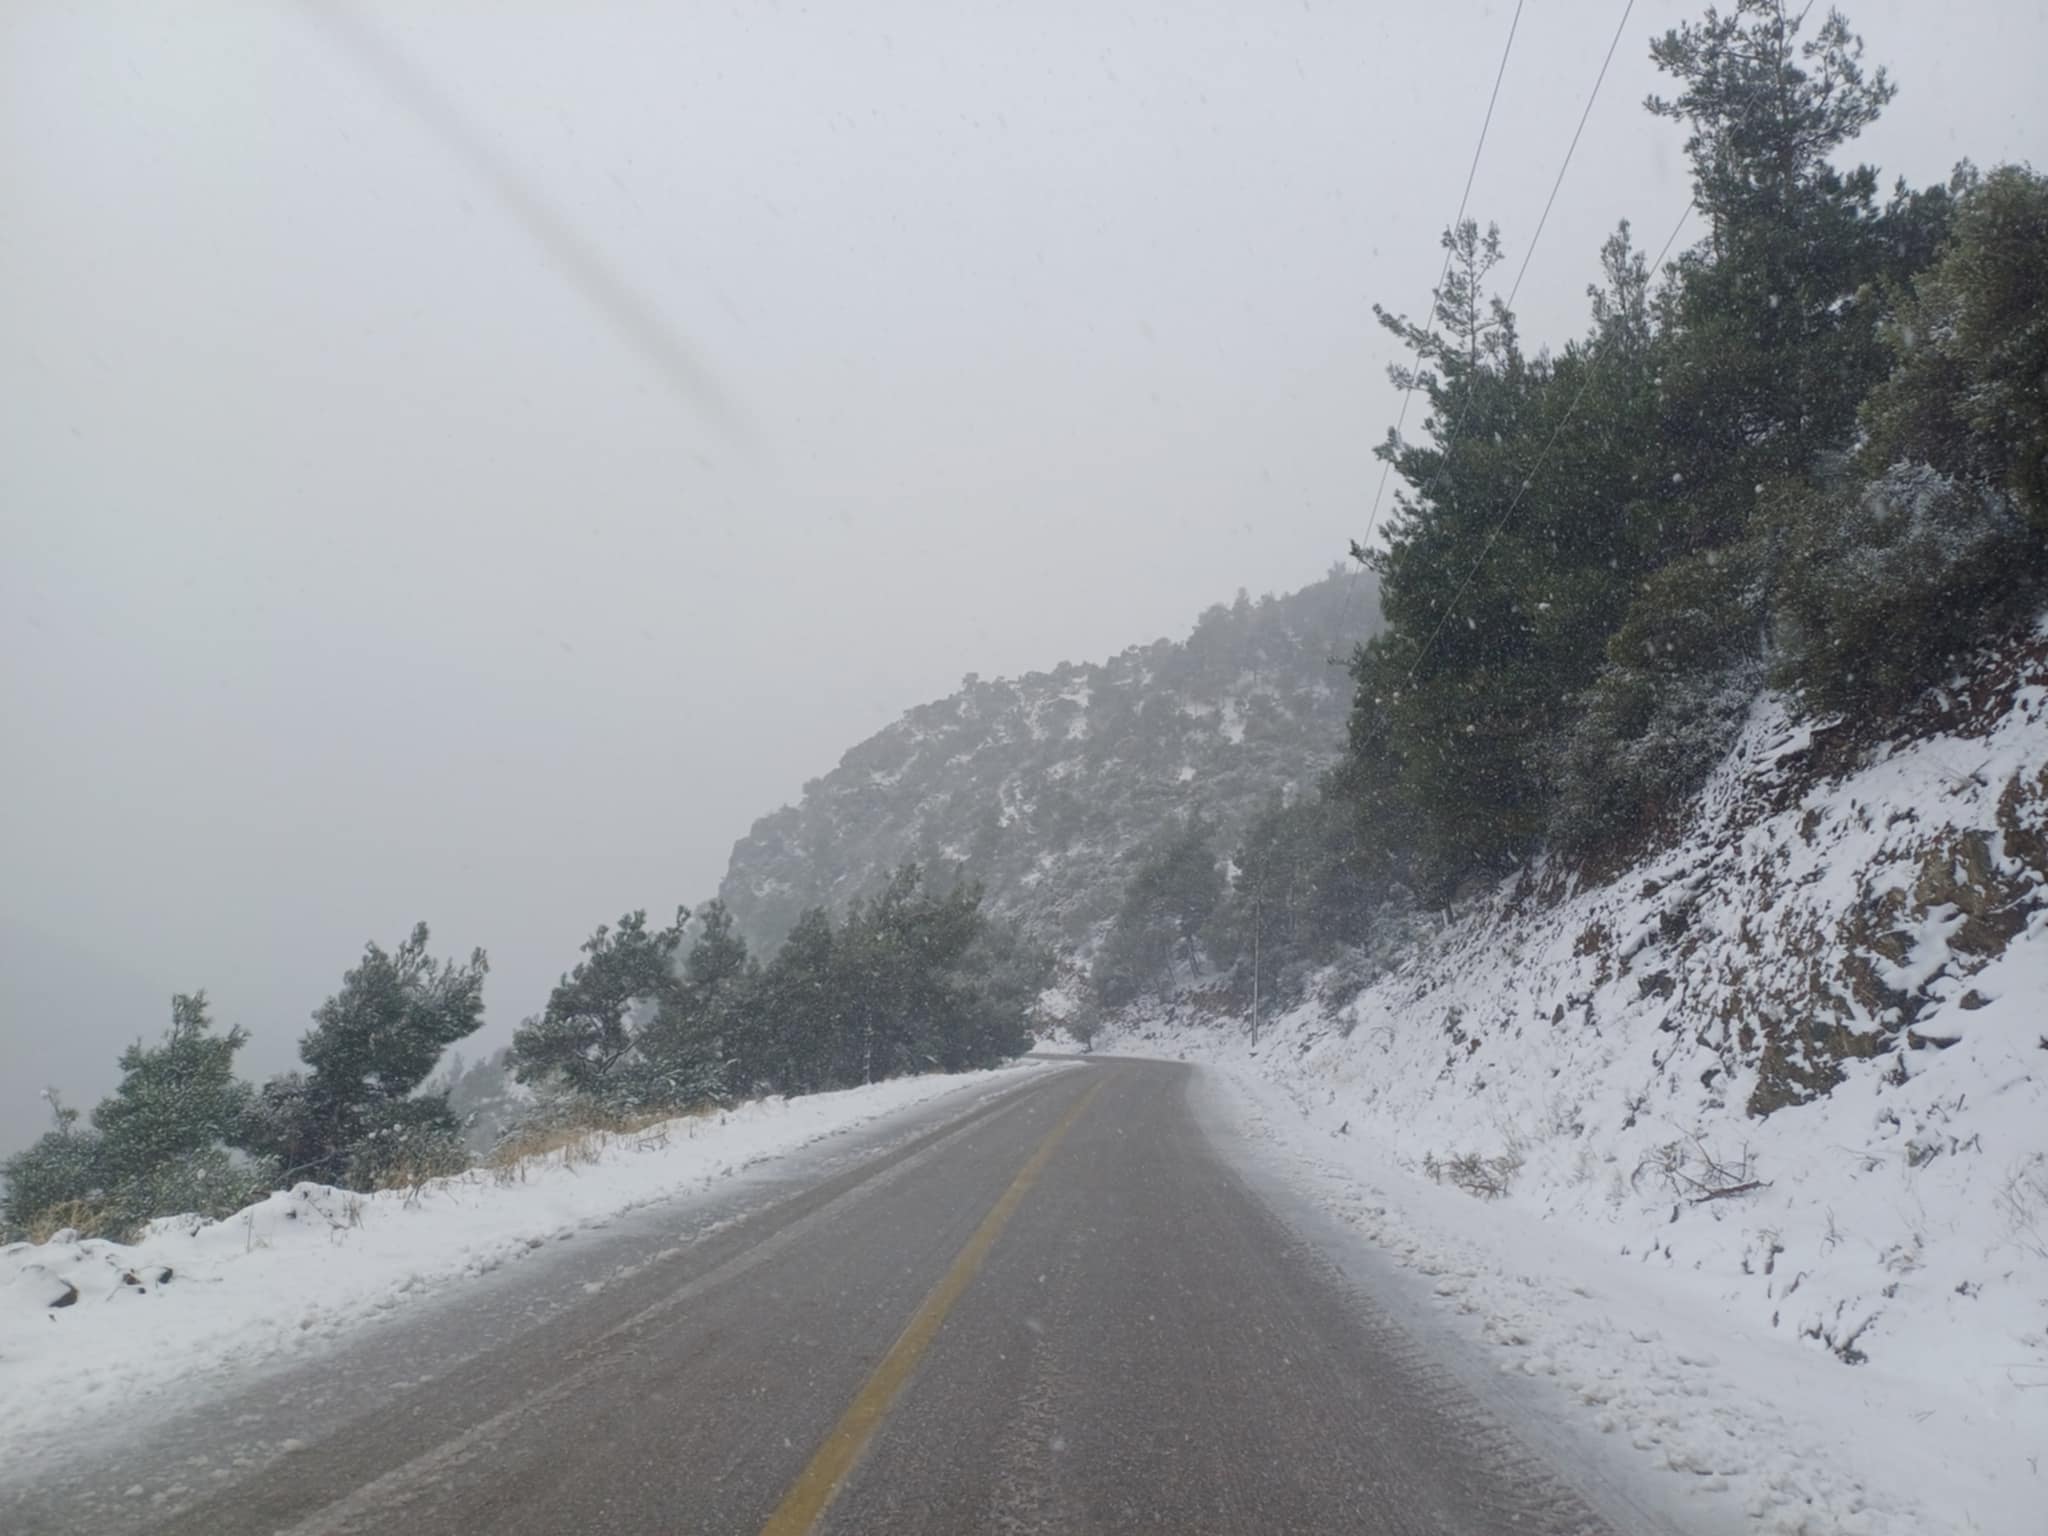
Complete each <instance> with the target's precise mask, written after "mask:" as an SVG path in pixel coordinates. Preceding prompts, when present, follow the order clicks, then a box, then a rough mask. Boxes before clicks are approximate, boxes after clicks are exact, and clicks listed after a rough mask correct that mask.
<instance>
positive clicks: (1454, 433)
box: [1381, 0, 1690, 676]
mask: <svg viewBox="0 0 2048 1536" xmlns="http://www.w3.org/2000/svg"><path fill="white" fill-rule="evenodd" d="M1635 8H1636V0H1627V4H1625V5H1623V6H1622V8H1621V20H1620V21H1618V22H1616V23H1615V25H1614V36H1613V37H1612V38H1610V39H1608V43H1607V54H1606V57H1604V58H1603V59H1601V61H1600V73H1599V74H1597V75H1595V76H1594V77H1593V89H1592V90H1590V91H1588V92H1587V93H1586V105H1585V107H1584V108H1583V109H1582V110H1581V111H1580V113H1579V125H1578V127H1577V128H1575V129H1573V130H1572V141H1571V143H1570V144H1569V145H1567V146H1566V147H1565V152H1564V163H1563V164H1562V165H1560V166H1559V167H1558V168H1557V177H1556V179H1555V180H1554V181H1552V182H1551V184H1550V196H1549V197H1548V198H1547V199H1545V200H1544V204H1543V213H1542V215H1541V217H1539V218H1538V219H1537V220H1536V231H1535V233H1534V234H1532V235H1531V236H1530V237H1529V246H1528V249H1527V250H1525V251H1524V252H1523V253H1522V265H1521V268H1520V269H1519V270H1518V271H1517V272H1516V273H1515V282H1514V286H1513V287H1511V288H1510V289H1508V298H1507V304H1506V308H1507V309H1509V310H1511V311H1512V310H1513V309H1514V307H1515V296H1516V295H1517V294H1518V293H1520V292H1521V291H1522V279H1523V278H1524V277H1526V276H1527V275H1528V272H1529V263H1530V262H1531V261H1532V260H1534V259H1535V256H1536V242H1537V241H1538V240H1540V239H1542V238H1543V227H1544V225H1546V224H1547V223H1549V222H1550V210H1551V208H1552V207H1553V206H1554V205H1555V204H1556V202H1557V193H1558V189H1559V188H1560V187H1562V186H1563V185H1564V175H1565V172H1566V171H1568V170H1570V169H1571V168H1572V156H1573V155H1575V154H1576V153H1578V148H1579V139H1580V137H1581V136H1582V135H1583V134H1584V133H1585V131H1586V122H1587V120H1588V119H1589V118H1591V117H1592V115H1593V104H1594V103H1595V102H1596V101H1598V100H1599V99H1600V87H1601V86H1602V85H1604V84H1605V83H1606V81H1607V66H1608V65H1610V64H1612V63H1613V62H1614V50H1615V49H1616V48H1618V47H1619V46H1620V45H1621V34H1622V33H1623V32H1624V31H1626V30H1627V28H1628V19H1629V16H1630V15H1631V14H1632V13H1633V12H1634V10H1635ZM1687 211H1688V212H1690V205H1687ZM1679 222H1680V223H1681V224H1683V223H1684V222H1685V221H1684V220H1683V219H1681V220H1680V221H1679ZM1675 233H1676V232H1675V231H1674V234H1675ZM1661 260H1662V258H1661V257H1660V258H1659V261H1660V263H1661ZM1445 264H1446V267H1447V268H1448V265H1449V253H1446V255H1445ZM1477 393H1478V391H1476V390H1471V389H1468V390H1466V392H1465V403H1464V406H1463V407H1462V408H1461V409H1460V410H1459V412H1458V419H1457V420H1456V421H1455V422H1453V423H1452V424H1451V434H1450V436H1449V437H1447V438H1445V439H1444V446H1443V449H1442V451H1441V452H1440V453H1439V455H1438V457H1437V466H1436V473H1435V474H1433V475H1431V476H1430V477H1429V484H1427V485H1425V486H1424V487H1423V488H1422V499H1423V500H1424V501H1428V500H1429V498H1430V497H1431V495H1432V494H1434V492H1435V491H1436V487H1437V482H1438V481H1440V480H1442V479H1443V477H1444V471H1445V470H1446V469H1448V468H1449V467H1450V463H1451V450H1452V449H1453V448H1455V447H1457V445H1458V440H1459V438H1461V437H1463V436H1464V433H1465V422H1466V421H1467V419H1468V418H1470V416H1471V414H1472V401H1473V399H1474V397H1475V396H1476V395H1477ZM1398 430H1399V429H1398V428H1396V431H1398ZM1388 467H1389V468H1391V467H1392V466H1391V465H1389V466H1388ZM1381 479H1382V482H1383V483H1384V480H1385V476H1384V475H1383V476H1382V477H1381ZM1438 628H1439V629H1441V628H1442V626H1441V625H1439V626H1438ZM1432 638H1433V637H1432ZM1424 654H1425V655H1426V654H1428V652H1427V649H1426V648H1425V650H1424ZM1410 675H1411V676H1413V673H1412V672H1411V673H1410Z"/></svg>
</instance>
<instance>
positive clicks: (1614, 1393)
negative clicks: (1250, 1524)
mask: <svg viewBox="0 0 2048 1536" xmlns="http://www.w3.org/2000/svg"><path fill="white" fill-rule="evenodd" d="M1182 1039H1183V1041H1184V1042H1185V1043H1181V1044H1177V1045H1176V1046H1175V1047H1174V1048H1172V1049H1170V1050H1168V1051H1166V1052H1160V1051H1159V1050H1158V1043H1156V1042H1155V1044H1154V1047H1153V1052H1154V1054H1165V1055H1168V1056H1170V1057H1173V1058H1176V1059H1184V1060H1193V1061H1197V1062H1200V1063H1202V1064H1203V1065H1204V1066H1206V1067H1207V1068H1208V1069H1209V1071H1210V1073H1211V1076H1212V1081H1213V1082H1214V1083H1215V1085H1216V1086H1217V1087H1219V1088H1220V1089H1221V1090H1222V1091H1221V1092H1220V1093H1217V1094H1215V1095H1214V1096H1213V1100H1214V1102H1215V1103H1216V1104H1218V1105H1219V1106H1220V1107H1221V1109H1222V1113H1223V1118H1224V1119H1225V1121H1226V1122H1227V1124H1226V1127H1225V1128H1226V1129H1228V1130H1230V1131H1233V1132H1234V1133H1235V1134H1237V1135H1239V1136H1241V1137H1242V1138H1244V1139H1245V1140H1246V1141H1247V1142H1248V1143H1250V1145H1251V1147H1252V1149H1253V1151H1254V1153H1255V1155H1257V1156H1259V1157H1260V1158H1261V1160H1262V1161H1263V1162H1264V1164H1265V1165H1266V1167H1267V1168H1268V1169H1269V1170H1272V1171H1274V1172H1276V1173H1277V1174H1278V1175H1279V1176H1281V1177H1284V1178H1285V1179H1286V1180H1287V1181H1288V1182H1289V1183H1290V1184H1292V1185H1293V1186H1294V1187H1295V1188H1296V1189H1298V1190H1299V1191H1300V1192H1301V1193H1302V1194H1303V1195H1305V1196H1306V1197H1307V1198H1308V1199H1310V1200H1311V1201H1312V1202H1314V1203H1315V1204H1316V1205H1317V1206H1319V1207H1320V1208H1321V1209H1322V1210H1324V1211H1325V1212H1327V1213H1328V1214H1329V1215H1330V1216H1332V1217H1334V1218H1335V1219H1337V1220H1339V1221H1340V1222H1342V1223H1343V1224H1345V1225H1346V1226H1348V1227H1349V1228H1351V1229H1352V1230H1354V1231H1355V1232H1356V1233H1357V1234H1358V1235H1359V1236H1361V1237H1362V1238H1364V1239H1365V1240H1366V1241H1367V1242H1369V1243H1370V1244H1372V1245H1373V1246H1374V1247H1375V1248H1376V1249H1378V1250H1379V1251H1381V1252H1382V1253H1383V1254H1384V1255H1386V1256H1387V1257H1388V1258H1389V1259H1391V1260H1392V1261H1393V1262H1394V1263H1396V1264H1398V1265H1400V1266H1402V1267H1403V1268H1405V1269H1407V1270H1410V1271H1413V1272H1414V1274H1415V1275H1416V1276H1417V1277H1418V1284H1419V1285H1420V1286H1423V1287H1426V1288H1427V1291H1428V1293H1429V1295H1430V1298H1431V1300H1432V1301H1433V1302H1434V1304H1435V1305H1436V1307H1437V1308H1438V1309H1440V1314H1441V1318H1442V1321H1443V1322H1444V1324H1445V1325H1446V1326H1448V1327H1451V1328H1453V1329H1455V1330H1456V1331H1457V1332H1458V1333H1459V1334H1461V1335H1462V1336H1463V1337H1465V1338H1466V1339H1468V1340H1469V1341H1470V1342H1471V1343H1472V1344H1473V1345H1474V1346H1475V1347H1478V1348H1483V1349H1485V1350H1488V1351H1491V1352H1493V1353H1494V1355H1495V1357H1496V1359H1495V1366H1496V1368H1497V1369H1498V1370H1499V1371H1500V1372H1501V1373H1503V1374H1504V1375H1519V1376H1523V1377H1527V1378H1531V1379H1532V1383H1531V1384H1532V1385H1533V1387H1534V1389H1535V1396H1534V1397H1533V1398H1525V1399H1524V1401H1525V1402H1533V1403H1534V1404H1535V1405H1536V1406H1537V1407H1538V1408H1539V1409H1541V1408H1543V1407H1545V1406H1547V1407H1548V1409H1549V1410H1550V1411H1552V1412H1554V1413H1555V1415H1556V1416H1557V1417H1558V1418H1559V1419H1560V1420H1564V1421H1570V1420H1574V1419H1575V1420H1577V1424H1576V1426H1574V1425H1573V1424H1571V1423H1569V1422H1566V1423H1565V1424H1564V1426H1563V1427H1564V1428H1565V1429H1566V1431H1567V1432H1568V1433H1570V1432H1572V1431H1573V1430H1574V1428H1575V1427H1576V1430H1577V1431H1580V1432H1583V1433H1586V1434H1598V1435H1605V1436H1609V1437H1612V1450H1613V1455H1614V1456H1615V1457H1616V1458H1619V1460H1620V1462H1621V1463H1623V1464H1626V1463H1628V1462H1629V1461H1630V1460H1631V1459H1633V1461H1634V1468H1635V1470H1637V1471H1639V1472H1641V1473H1644V1474H1647V1478H1646V1479H1645V1481H1646V1482H1647V1483H1648V1484H1649V1492H1650V1496H1651V1498H1652V1500H1653V1501H1654V1503H1655V1504H1656V1506H1658V1507H1660V1508H1661V1509H1663V1510H1665V1511H1666V1512H1667V1513H1668V1514H1669V1516H1670V1518H1671V1519H1672V1520H1673V1521H1674V1523H1676V1524H1677V1525H1678V1526H1679V1528H1681V1529H1685V1530H1699V1531H1702V1532H1723V1531H1749V1530H1754V1531H1767V1532H1772V1533H1796V1536H1909V1533H1910V1536H1923V1533H1926V1532H1931V1531H1955V1532H1981V1533H1986V1536H2036V1533H2038V1532H2039V1531H2040V1530H2041V1529H2042V1510H2043V1509H2044V1508H2048V1480H2044V1476H2043V1475H2042V1474H2041V1473H2039V1472H2037V1470H2036V1468H2037V1466H2038V1463H2039V1460H2040V1459H2041V1457H2042V1456H2043V1455H2044V1454H2048V1404H2041V1403H2039V1402H2038V1397H2039V1394H2031V1393H2026V1392H2016V1393H2011V1394H1986V1393H1984V1392H1982V1391H1981V1390H1980V1385H1979V1384H1978V1383H1976V1382H1973V1381H1970V1380H1967V1379H1964V1378H1961V1377H1951V1379H1950V1380H1949V1381H1948V1382H1947V1383H1945V1384H1944V1383H1939V1382H1935V1381H1930V1380H1929V1379H1927V1376H1926V1375H1925V1374H1920V1373H1916V1374H1912V1375H1907V1374H1901V1373H1899V1372H1895V1371H1891V1370H1887V1369H1885V1368H1884V1367H1883V1366H1882V1365H1864V1366H1859V1367H1849V1366H1845V1365H1843V1364H1841V1363H1840V1362H1839V1361H1837V1360H1836V1359H1834V1358H1833V1357H1831V1356H1829V1355H1827V1354H1826V1353H1824V1352H1821V1351H1818V1350H1814V1349H1810V1348H1801V1347H1799V1346H1798V1345H1797V1344H1795V1343H1791V1342H1788V1341H1785V1340H1782V1339H1779V1338H1775V1337H1770V1336H1759V1335H1758V1333H1757V1332H1756V1331H1755V1330H1754V1329H1752V1328H1750V1327H1747V1326H1746V1325H1745V1321H1744V1319H1743V1318H1742V1317H1741V1315H1740V1311H1739V1308H1734V1307H1731V1306H1729V1305H1728V1304H1727V1302H1726V1299H1725V1298H1724V1297H1723V1296H1721V1295H1720V1294H1719V1292H1718V1289H1717V1287H1716V1286H1715V1285H1714V1283H1713V1281H1712V1280H1711V1278H1708V1277H1706V1276H1705V1275H1704V1274H1702V1273H1698V1272H1686V1274H1687V1276H1688V1278H1681V1277H1680V1274H1679V1272H1676V1271H1672V1270H1667V1269H1665V1268H1663V1267H1662V1266H1659V1267H1657V1268H1656V1269H1646V1267H1645V1266H1644V1264H1643V1263H1641V1262H1639V1261H1640V1259H1641V1257H1642V1256H1641V1255H1640V1254H1639V1253H1635V1254H1632V1253H1630V1252H1629V1251H1627V1250H1628V1247H1629V1245H1628V1244H1626V1243H1625V1242H1618V1241H1616V1240H1612V1239H1610V1240H1607V1241H1602V1240H1601V1239H1599V1238H1598V1237H1595V1236H1594V1235H1592V1234H1589V1233H1587V1232H1586V1231H1584V1230H1583V1229H1577V1228H1575V1227H1574V1225H1573V1224H1570V1223H1567V1222H1565V1221H1562V1220H1554V1219H1550V1218H1549V1217H1547V1216H1546V1215H1545V1214H1543V1213H1541V1212H1538V1211H1532V1210H1530V1209H1527V1208H1523V1207H1518V1206H1517V1205H1515V1204H1514V1203H1512V1202H1500V1201H1481V1200H1476V1199H1473V1198H1471V1197H1470V1196H1468V1195H1465V1194H1463V1193H1461V1192H1460V1191H1458V1190H1456V1189H1454V1188H1452V1187H1450V1186H1448V1185H1439V1184H1435V1183H1432V1182H1430V1181H1429V1180H1428V1179H1426V1178H1423V1177H1421V1176H1418V1175H1416V1174H1414V1173H1411V1172H1407V1171H1404V1169H1403V1167H1402V1164H1403V1162H1404V1161H1406V1159H1404V1158H1403V1157H1402V1156H1401V1155H1400V1154H1399V1153H1398V1152H1397V1151H1396V1150H1395V1149H1393V1148H1390V1147H1388V1146H1386V1145H1385V1144H1383V1143H1380V1142H1378V1141H1377V1140H1376V1139H1375V1138H1374V1137H1373V1135H1372V1134H1371V1132H1370V1131H1369V1130H1367V1129H1361V1127H1360V1125H1359V1123H1358V1122H1357V1120H1356V1119H1355V1117H1353V1116H1352V1115H1351V1113H1350V1112H1349V1111H1347V1110H1346V1109H1345V1108H1344V1107H1343V1106H1342V1104H1341V1103H1334V1102H1331V1100H1330V1096H1329V1094H1328V1093H1327V1092H1324V1091H1315V1090H1312V1089H1310V1088H1309V1087H1308V1086H1307V1085H1306V1084H1305V1083H1304V1082H1303V1081H1302V1078H1301V1076H1300V1075H1299V1074H1293V1073H1288V1072H1286V1071H1285V1070H1284V1068H1283V1069H1282V1070H1281V1071H1280V1073H1279V1075H1278V1076H1277V1077H1276V1076H1275V1075H1273V1073H1272V1068H1271V1067H1269V1065H1268V1063H1267V1061H1266V1060H1265V1059H1263V1058H1264V1053H1263V1052H1254V1051H1253V1050H1252V1049H1251V1048H1250V1046H1249V1044H1248V1042H1245V1041H1243V1040H1242V1039H1233V1038H1231V1037H1228V1036H1220V1037H1219V1036H1210V1037H1208V1038H1206V1039H1205V1038H1202V1037H1193V1036H1187V1037H1182ZM1274 1065H1278V1064H1277V1063H1275V1064H1274ZM1674 1281H1676V1282H1677V1283H1674ZM2030 1399H2033V1401H2031V1402H2030V1401H2029V1400H2030ZM1625 1469H1626V1467H1625ZM1658 1481H1661V1483H1662V1489H1661V1496H1659V1492H1660V1491H1659V1489H1658V1488H1657V1487H1656V1483H1657V1482H1658Z"/></svg>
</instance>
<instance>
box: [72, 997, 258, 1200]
mask: <svg viewBox="0 0 2048 1536" xmlns="http://www.w3.org/2000/svg"><path fill="white" fill-rule="evenodd" d="M248 1038H249V1036H248V1032H247V1031H246V1030H243V1029H242V1028H240V1027H239V1026H237V1027H235V1028H233V1029H230V1030H228V1031H227V1032H226V1033H225V1034H217V1033H215V1032H214V1029H213V1025H212V1021H211V1020H210V1019H209V1017H208V1016H207V1006H206V994H205V993H204V992H194V993H191V994H189V995H186V994H180V995H178V996H176V997H173V998H172V999H171V1025H170V1028H169V1029H168V1030H167V1031H165V1034H164V1037H163V1040H162V1042H161V1043H160V1044H157V1045H154V1046H146V1045H143V1044H142V1043H140V1042H139V1041H138V1042H137V1043H136V1044H134V1045H131V1046H129V1047H128V1048H127V1049H126V1050H124V1051H123V1052H122V1053H121V1083H120V1086H119V1087H117V1088H116V1089H115V1090H114V1092H113V1093H112V1094H111V1095H110V1096H109V1097H107V1098H105V1099H103V1100H101V1101H100V1104H99V1107H98V1108H96V1109H95V1110H94V1111H93V1115H92V1118H93V1125H94V1127H95V1128H96V1129H97V1130H98V1131H99V1176H100V1179H101V1181H102V1183H103V1184H104V1186H105V1188H106V1191H107V1200H108V1202H109V1206H110V1209H111V1211H112V1212H113V1215H114V1218H115V1220H116V1221H117V1222H119V1223H120V1224H121V1225H122V1226H124V1227H126V1228H127V1229H129V1230H133V1229H134V1228H135V1227H137V1226H139V1225H140V1224H141V1223H143V1222H145V1221H148V1220H150V1219H151V1218H153V1217H157V1216H173V1215H182V1214H185V1213H188V1212H190V1213H194V1214H197V1215H200V1216H209V1217H211V1216H225V1215H228V1214H230V1213H232V1212H234V1211H236V1210H239V1209H241V1207H242V1206H243V1205H245V1204H247V1203H248V1202H249V1201H250V1200H251V1199H253V1198H255V1196H256V1195H257V1194H258V1193H260V1192H261V1191H264V1190H267V1189H269V1188H270V1186H271V1179H272V1177H273V1176H274V1175H275V1173H276V1172H277V1168H276V1167H275V1166H274V1165H271V1164H269V1163H267V1162H265V1161H263V1160H257V1161H255V1162H253V1163H252V1162H247V1161H240V1162H238V1161H237V1160H236V1159H235V1158H234V1157H233V1156H232V1155H231V1154H230V1152H229V1150H228V1146H227V1140H228V1137H229V1136H230V1135H232V1134H233V1132H234V1130H235V1128H236V1126H237V1125H238V1124H239V1123H240V1122H241V1120H242V1118H243V1116H244V1115H245V1113H246V1112H247V1109H248V1106H249V1103H250V1100H251V1097H252V1093H251V1090H250V1088H249V1085H248V1084H246V1083H243V1082H240V1081H238V1080H237V1079H236V1077H235V1075H234V1070H235V1053H236V1052H237V1051H239V1050H240V1049H241V1048H242V1046H243V1045H244V1044H245V1043H247V1041H248Z"/></svg>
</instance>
